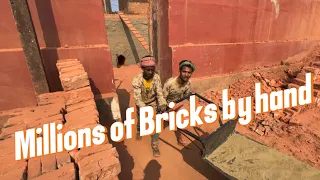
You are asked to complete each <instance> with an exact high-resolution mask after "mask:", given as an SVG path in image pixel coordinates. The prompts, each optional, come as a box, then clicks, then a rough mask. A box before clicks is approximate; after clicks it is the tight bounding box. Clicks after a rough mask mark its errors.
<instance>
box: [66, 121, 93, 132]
mask: <svg viewBox="0 0 320 180" xmlns="http://www.w3.org/2000/svg"><path fill="white" fill-rule="evenodd" d="M96 125H97V123H96V122H92V121H84V122H82V123H68V122H67V123H66V124H65V125H64V128H63V129H62V132H63V133H66V132H68V131H75V132H78V130H80V129H85V128H87V127H92V126H96Z"/></svg>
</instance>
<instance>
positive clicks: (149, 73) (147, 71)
mask: <svg viewBox="0 0 320 180" xmlns="http://www.w3.org/2000/svg"><path fill="white" fill-rule="evenodd" d="M142 70H143V78H144V79H146V80H149V79H151V78H152V77H153V75H154V72H155V70H156V68H155V67H143V68H142Z"/></svg>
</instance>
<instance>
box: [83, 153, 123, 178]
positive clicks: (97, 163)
mask: <svg viewBox="0 0 320 180" xmlns="http://www.w3.org/2000/svg"><path fill="white" fill-rule="evenodd" d="M101 153H103V152H100V153H97V154H94V155H92V156H88V157H85V158H83V159H82V160H81V161H80V162H79V174H80V179H110V178H112V177H114V176H117V175H118V174H119V173H120V172H121V167H120V161H119V159H118V158H116V157H114V156H111V157H107V158H106V157H104V154H101Z"/></svg>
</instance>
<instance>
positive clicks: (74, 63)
mask: <svg viewBox="0 0 320 180" xmlns="http://www.w3.org/2000/svg"><path fill="white" fill-rule="evenodd" d="M76 65H81V63H80V62H71V63H66V64H60V65H59V64H57V69H58V71H59V72H60V70H61V69H62V68H67V67H73V66H76ZM59 74H60V73H59Z"/></svg>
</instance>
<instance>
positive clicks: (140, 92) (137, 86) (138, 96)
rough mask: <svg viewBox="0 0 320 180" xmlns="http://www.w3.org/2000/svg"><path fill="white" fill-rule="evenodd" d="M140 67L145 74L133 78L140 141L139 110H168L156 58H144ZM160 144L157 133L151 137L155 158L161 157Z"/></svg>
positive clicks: (139, 138)
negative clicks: (148, 108) (142, 108)
mask: <svg viewBox="0 0 320 180" xmlns="http://www.w3.org/2000/svg"><path fill="white" fill-rule="evenodd" d="M139 66H140V67H141V69H142V71H143V72H142V73H141V74H138V75H137V76H135V77H134V78H133V81H132V86H133V96H134V102H135V105H136V108H137V110H136V112H137V120H138V123H137V135H136V137H137V139H138V140H141V136H140V114H139V108H141V107H145V106H151V107H153V108H154V110H155V111H156V112H159V111H161V112H164V111H165V110H166V109H167V105H166V100H165V99H164V97H163V92H162V84H161V80H160V76H159V75H158V74H157V73H156V72H155V69H156V61H155V59H154V57H152V56H145V57H143V58H142V59H141V61H140V63H139ZM158 142H159V134H158V133H155V134H153V135H152V136H151V147H152V149H153V155H154V156H155V157H158V156H160V151H159V148H158Z"/></svg>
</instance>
